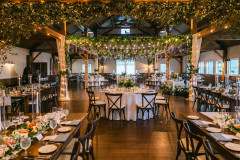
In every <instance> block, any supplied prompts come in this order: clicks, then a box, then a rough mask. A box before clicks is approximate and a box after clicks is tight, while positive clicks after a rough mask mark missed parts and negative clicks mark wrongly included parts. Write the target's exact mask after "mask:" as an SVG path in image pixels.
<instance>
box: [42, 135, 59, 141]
mask: <svg viewBox="0 0 240 160" xmlns="http://www.w3.org/2000/svg"><path fill="white" fill-rule="evenodd" d="M57 136H58V135H53V136H46V137H44V138H43V141H49V140H53V139H55V138H57Z"/></svg>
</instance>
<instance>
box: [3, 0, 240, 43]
mask: <svg viewBox="0 0 240 160" xmlns="http://www.w3.org/2000/svg"><path fill="white" fill-rule="evenodd" d="M111 15H124V16H130V15H131V16H132V17H133V18H134V19H140V20H144V21H151V22H154V25H155V26H156V27H157V28H161V27H164V26H167V25H177V24H180V23H189V22H190V19H192V18H195V19H196V20H197V21H202V22H207V23H208V24H209V25H213V26H216V27H221V28H222V26H224V25H226V24H229V28H228V29H232V30H234V31H237V32H240V27H239V26H240V19H239V17H240V2H239V0H207V1H191V2H132V1H127V2H126V1H113V0H112V1H110V2H109V3H103V2H100V1H90V2H78V3H64V2H44V3H41V2H31V3H30V2H29V3H25V2H21V3H10V2H7V1H6V0H2V1H1V2H0V18H1V21H0V35H1V37H0V39H1V40H3V41H6V42H7V43H16V42H19V40H20V39H21V38H22V37H24V38H28V37H30V36H31V35H32V34H34V33H36V32H37V31H36V30H34V27H36V26H39V27H43V26H47V27H52V26H53V24H57V23H60V22H61V21H67V22H69V23H73V22H74V23H76V24H79V25H83V26H88V25H89V21H91V20H93V19H96V18H98V17H99V16H111Z"/></svg>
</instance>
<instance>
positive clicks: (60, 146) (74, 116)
mask: <svg viewBox="0 0 240 160" xmlns="http://www.w3.org/2000/svg"><path fill="white" fill-rule="evenodd" d="M27 115H30V116H29V117H31V114H27ZM42 115H43V114H42ZM86 117H87V113H69V115H68V116H67V119H68V120H81V121H83V120H84V119H85V118H86ZM81 126H82V123H80V124H79V125H78V126H68V127H70V128H71V131H70V132H68V133H65V134H68V135H69V137H68V139H67V140H66V142H64V143H53V142H49V144H55V145H56V146H57V150H56V151H55V152H53V153H51V154H48V155H51V158H50V159H51V160H55V159H57V158H58V157H59V155H60V154H61V152H62V151H63V150H64V149H65V148H66V147H67V145H68V143H69V142H70V141H71V139H72V138H74V136H76V135H77V133H78V132H79V131H80V128H81ZM58 128H59V125H58V126H57V128H55V131H57V129H58ZM51 133H52V129H49V130H47V133H45V134H43V137H46V136H48V135H51ZM55 133H56V132H55ZM44 145H46V141H43V140H41V141H37V142H34V141H32V144H31V147H29V148H28V149H27V152H28V154H29V155H28V156H30V157H31V156H32V159H34V157H37V156H39V153H38V149H39V148H40V147H41V146H44ZM23 152H24V150H22V151H20V152H19V153H18V154H17V155H18V157H17V158H16V159H17V160H20V159H24V157H23V156H22V153H23ZM28 158H29V157H28ZM30 159H31V158H30Z"/></svg>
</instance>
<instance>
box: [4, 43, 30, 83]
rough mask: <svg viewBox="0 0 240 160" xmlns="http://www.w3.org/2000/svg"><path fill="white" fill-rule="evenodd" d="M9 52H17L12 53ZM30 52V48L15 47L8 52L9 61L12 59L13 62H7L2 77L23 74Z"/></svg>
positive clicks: (14, 76) (6, 77)
mask: <svg viewBox="0 0 240 160" xmlns="http://www.w3.org/2000/svg"><path fill="white" fill-rule="evenodd" d="M9 53H16V54H17V55H12V54H9ZM28 54H29V50H28V49H24V48H19V47H13V48H11V50H10V51H9V52H8V54H7V57H8V58H7V61H12V62H13V64H9V63H7V64H5V65H4V66H3V69H2V72H1V74H0V79H9V78H16V77H17V76H18V75H21V76H22V74H23V70H24V68H25V67H26V59H27V58H26V56H27V55H28Z"/></svg>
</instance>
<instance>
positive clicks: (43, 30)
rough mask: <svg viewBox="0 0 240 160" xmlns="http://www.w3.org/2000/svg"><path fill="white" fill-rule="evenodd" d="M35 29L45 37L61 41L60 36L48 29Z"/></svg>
mask: <svg viewBox="0 0 240 160" xmlns="http://www.w3.org/2000/svg"><path fill="white" fill-rule="evenodd" d="M35 29H36V30H37V31H39V32H41V33H43V34H45V35H47V36H50V37H53V38H56V39H61V37H62V36H63V35H62V34H60V33H58V32H56V31H54V30H52V29H50V28H48V27H36V28H35Z"/></svg>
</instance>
